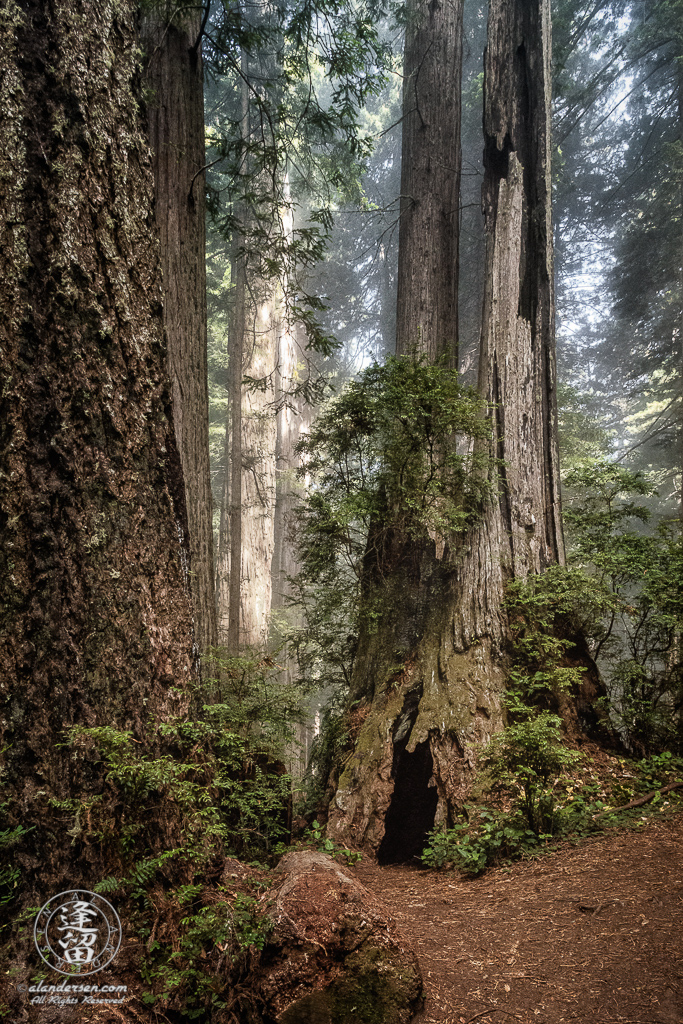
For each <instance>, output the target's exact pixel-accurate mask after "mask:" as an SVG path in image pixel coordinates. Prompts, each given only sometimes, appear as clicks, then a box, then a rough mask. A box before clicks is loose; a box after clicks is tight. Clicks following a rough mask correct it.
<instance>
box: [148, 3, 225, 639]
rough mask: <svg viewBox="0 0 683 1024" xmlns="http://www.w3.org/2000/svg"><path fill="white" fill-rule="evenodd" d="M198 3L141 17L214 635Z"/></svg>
mask: <svg viewBox="0 0 683 1024" xmlns="http://www.w3.org/2000/svg"><path fill="white" fill-rule="evenodd" d="M201 23H202V9H201V8H200V7H198V6H197V5H192V6H187V7H186V9H185V8H184V7H183V4H180V5H178V4H171V3H167V2H160V3H159V4H157V5H156V6H155V7H152V8H151V10H150V11H149V12H148V13H147V14H146V15H145V17H144V18H143V24H142V36H143V42H144V45H145V50H146V54H145V64H146V66H145V78H146V84H147V87H148V89H149V90H150V91H151V96H150V99H149V102H148V105H147V117H148V123H149V138H150V144H151V147H152V154H153V161H154V178H155V186H156V188H155V212H156V223H157V228H158V231H159V237H160V240H161V262H162V268H163V286H164V329H165V331H166V339H167V345H168V369H169V374H170V377H171V384H172V395H173V418H174V423H175V432H176V441H177V445H178V449H179V451H180V458H181V462H182V467H183V477H184V480H185V499H186V506H187V518H188V529H189V548H190V583H191V589H192V604H193V611H194V630H195V642H196V644H197V648H198V652H199V654H200V655H203V654H204V652H205V651H206V650H207V648H209V647H212V646H214V645H215V644H216V642H217V632H216V600H215V591H214V565H213V522H212V517H213V510H212V498H211V475H210V468H209V394H208V379H207V354H206V263H205V208H206V201H205V190H204V173H203V170H204V94H203V76H202V57H201V48H200V32H201Z"/></svg>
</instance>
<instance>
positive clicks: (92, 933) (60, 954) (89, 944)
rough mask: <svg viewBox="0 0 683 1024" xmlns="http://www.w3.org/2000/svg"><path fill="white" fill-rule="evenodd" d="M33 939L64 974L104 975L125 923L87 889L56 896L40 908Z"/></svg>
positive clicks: (43, 956) (119, 942) (72, 890)
mask: <svg viewBox="0 0 683 1024" xmlns="http://www.w3.org/2000/svg"><path fill="white" fill-rule="evenodd" d="M33 939H34V941H35V944H36V949H37V950H38V952H39V953H40V955H41V957H42V958H43V960H44V961H45V963H46V964H47V965H48V967H51V968H52V970H53V971H58V972H59V973H60V974H69V975H81V976H82V975H84V974H94V973H95V972H96V971H101V970H102V969H103V968H104V967H106V966H107V965H108V964H110V963H111V962H112V960H113V959H114V957H115V956H116V954H117V953H118V951H119V946H120V945H121V921H120V919H119V915H118V914H117V913H116V911H115V910H114V908H113V907H112V905H111V903H108V902H107V900H105V899H103V897H102V896H98V895H97V893H95V892H88V890H87V889H71V890H69V891H68V892H60V893H59V895H58V896H53V897H52V899H50V900H48V901H47V903H46V904H45V905H44V906H43V907H41V908H40V912H39V913H38V916H37V917H36V921H35V924H34V926H33Z"/></svg>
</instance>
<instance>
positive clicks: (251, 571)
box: [217, 51, 279, 653]
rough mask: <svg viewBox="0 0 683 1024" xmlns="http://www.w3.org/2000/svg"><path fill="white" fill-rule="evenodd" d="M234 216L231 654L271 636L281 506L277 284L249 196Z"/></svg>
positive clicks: (222, 557)
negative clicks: (258, 241) (270, 281)
mask: <svg viewBox="0 0 683 1024" xmlns="http://www.w3.org/2000/svg"><path fill="white" fill-rule="evenodd" d="M249 64H250V62H249V58H248V55H247V54H246V52H244V51H243V53H242V57H241V72H242V85H241V132H242V139H243V142H244V144H245V148H244V153H243V157H242V168H241V174H242V177H243V181H242V183H241V184H240V186H239V190H238V191H239V192H240V195H243V193H244V192H245V191H248V189H249V187H250V180H251V179H250V175H251V174H253V173H257V172H254V170H253V161H252V160H251V159H250V157H249V146H250V145H251V144H252V139H251V129H252V126H251V124H250V94H249V85H248V82H249V75H250V67H249ZM235 218H236V222H237V225H238V226H237V227H236V229H235V232H234V235H233V258H232V279H233V286H234V287H233V296H232V311H231V316H230V321H229V327H228V333H229V356H228V358H229V375H230V376H229V402H230V414H229V415H230V427H229V430H226V461H227V462H229V464H230V471H229V492H228V493H227V494H226V496H225V497H226V508H227V510H228V515H227V517H226V516H225V515H223V516H222V522H221V536H220V539H219V559H218V563H219V564H218V588H217V593H218V619H219V639H220V640H221V642H225V643H227V646H228V648H229V650H230V651H231V652H232V653H237V652H238V651H239V649H240V647H244V646H247V647H261V648H263V647H265V645H266V642H267V638H268V623H269V616H270V605H271V587H272V583H271V562H272V557H273V546H274V539H273V517H274V507H275V446H276V422H275V413H274V398H275V390H274V388H275V382H274V374H275V367H276V361H277V352H276V347H277V342H276V337H277V324H278V319H279V303H278V295H277V289H274V288H273V287H271V286H269V285H266V283H265V282H264V281H263V279H262V275H261V274H260V273H259V259H260V254H259V252H258V247H257V246H256V245H255V244H254V242H253V239H252V238H251V237H250V225H251V224H252V223H253V216H252V213H251V211H250V208H249V200H248V199H245V198H240V199H238V201H236V203H235ZM227 479H228V477H227V475H226V480H227ZM226 489H227V488H226ZM226 527H227V529H228V533H229V538H227V539H226V534H225V528H226ZM228 552H229V555H228Z"/></svg>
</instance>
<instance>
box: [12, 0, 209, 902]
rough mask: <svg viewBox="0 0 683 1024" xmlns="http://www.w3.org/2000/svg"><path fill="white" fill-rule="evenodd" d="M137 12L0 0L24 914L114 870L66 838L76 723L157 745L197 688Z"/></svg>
mask: <svg viewBox="0 0 683 1024" xmlns="http://www.w3.org/2000/svg"><path fill="white" fill-rule="evenodd" d="M136 21H137V5H136V4H134V3H133V2H132V0H117V2H113V0H51V2H50V3H47V2H45V0H28V2H25V3H22V4H21V6H19V5H18V4H16V3H14V2H12V0H7V2H5V3H4V4H3V6H2V11H1V12H0V48H1V52H0V63H1V64H2V67H3V69H5V71H6V75H5V77H3V85H2V89H3V91H4V95H3V97H2V103H3V110H4V111H5V114H6V121H5V126H4V129H3V132H2V134H1V136H0V174H1V175H2V179H3V182H4V187H5V191H4V194H3V202H2V214H3V218H2V223H1V225H0V231H1V233H2V244H1V245H0V308H2V312H3V315H2V317H1V318H0V345H1V347H2V386H1V387H0V395H1V396H2V397H1V399H0V403H1V408H0V422H1V423H2V427H1V433H0V535H1V536H2V547H1V549H0V560H1V566H0V591H1V593H2V597H1V600H0V608H1V618H0V689H1V691H2V716H1V718H0V750H2V762H3V764H2V770H3V786H4V795H3V804H4V806H3V811H4V817H5V820H4V822H3V828H6V827H10V828H13V827H15V826H16V825H18V824H21V825H23V826H24V827H25V828H27V829H29V832H28V834H27V835H25V836H24V837H23V838H22V840H21V841H20V842H19V844H18V845H17V846H16V847H15V848H14V849H13V850H12V856H13V858H14V863H15V864H16V865H18V866H19V867H20V869H21V872H22V879H21V889H20V900H19V902H21V903H22V905H24V906H25V905H26V904H32V905H36V904H38V905H39V904H41V903H42V902H43V901H44V900H45V899H46V898H47V897H48V896H51V895H53V894H56V893H58V892H60V890H63V889H66V888H71V887H73V886H74V885H79V886H90V887H92V885H93V884H94V883H95V882H96V881H97V880H99V879H100V878H101V877H102V876H103V872H104V871H106V870H107V868H108V867H109V868H110V865H108V864H107V862H106V856H107V854H106V850H105V849H104V847H103V846H101V845H99V844H87V843H84V842H82V841H81V839H80V838H79V836H78V833H77V832H73V831H70V832H69V836H71V840H69V841H67V840H66V839H65V832H66V830H67V829H68V828H70V827H71V826H72V825H73V815H70V814H69V813H68V812H66V811H64V810H60V809H59V803H60V802H63V801H65V800H73V801H75V805H78V803H79V801H81V802H85V801H87V799H88V798H91V797H93V796H96V795H97V794H98V793H101V792H103V790H104V789H105V786H106V784H105V781H104V779H103V768H102V764H101V762H100V761H99V760H98V759H96V758H88V757H85V756H82V757H75V756H74V754H73V752H72V751H71V750H70V748H69V747H68V746H65V745H64V742H65V738H66V731H67V730H68V729H69V727H70V726H73V725H83V726H110V727H114V728H118V729H126V730H130V731H131V732H132V733H133V736H134V737H135V739H136V740H137V741H138V742H141V743H144V742H149V743H150V745H151V746H150V749H151V748H153V747H154V746H155V744H156V742H157V741H156V739H155V738H154V736H155V735H156V733H155V729H156V728H157V727H158V725H159V723H161V722H164V721H167V720H169V719H170V718H172V717H173V716H175V715H182V714H183V713H184V712H185V709H186V707H187V698H186V697H185V696H184V693H183V691H184V690H185V689H186V687H187V685H188V684H189V683H190V682H192V681H193V671H192V619H191V609H190V595H189V585H188V570H187V561H188V549H187V543H186V538H187V536H188V529H187V521H186V513H185V495H184V487H183V478H182V469H181V463H180V458H179V453H178V448H177V445H176V439H175V434H174V428H173V414H172V401H171V389H170V384H169V380H168V375H167V370H166V347H165V339H164V329H163V315H162V305H161V298H162V292H161V267H160V261H159V244H158V240H157V237H156V228H155V223H154V212H153V209H154V208H153V198H154V193H153V185H154V182H153V173H152V165H151V160H150V154H149V147H148V144H147V141H146V138H145V129H144V125H143V124H142V122H141V118H140V114H139V109H140V106H139V100H140V94H141V69H140V67H139V64H138V59H139V46H138V39H137V33H136ZM150 730H151V732H152V736H151V738H150ZM163 813H164V814H165V823H166V825H167V826H168V830H167V834H166V837H165V838H166V839H168V838H169V837H170V838H171V841H173V837H174V836H175V838H176V839H177V828H176V826H177V821H176V822H175V825H174V821H175V819H174V816H173V810H172V808H166V809H165V811H164V812H163ZM160 823H161V819H160ZM174 830H175V831H174ZM163 841H164V840H163V839H162V837H161V835H160V842H163ZM15 905H16V904H15Z"/></svg>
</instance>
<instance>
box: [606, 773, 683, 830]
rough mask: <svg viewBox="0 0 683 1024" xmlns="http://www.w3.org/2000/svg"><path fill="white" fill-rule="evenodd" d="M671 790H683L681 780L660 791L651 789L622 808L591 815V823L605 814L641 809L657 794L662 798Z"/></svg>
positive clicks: (607, 809)
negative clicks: (634, 808)
mask: <svg viewBox="0 0 683 1024" xmlns="http://www.w3.org/2000/svg"><path fill="white" fill-rule="evenodd" d="M672 789H683V779H679V781H678V782H672V783H670V784H669V785H668V786H662V788H661V789H653V790H652V792H651V793H646V794H645V796H639V797H637V798H636V799H635V800H630V801H629V803H627V804H624V805H623V806H622V807H607V808H606V809H605V810H604V811H598V813H597V814H594V815H593V821H595V819H596V818H602V817H603V815H605V814H618V813H619V812H620V811H629V810H630V809H631V808H632V807H641V806H642V805H643V804H647V803H649V802H650V800H654V798H655V797H656V796H657V794H658V793H659V794H661V795H662V796H663V795H664V794H665V793H670V792H671V790H672Z"/></svg>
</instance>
